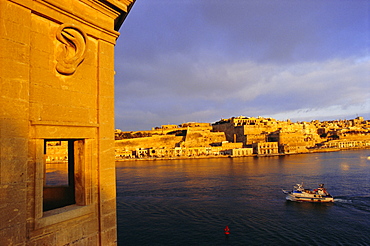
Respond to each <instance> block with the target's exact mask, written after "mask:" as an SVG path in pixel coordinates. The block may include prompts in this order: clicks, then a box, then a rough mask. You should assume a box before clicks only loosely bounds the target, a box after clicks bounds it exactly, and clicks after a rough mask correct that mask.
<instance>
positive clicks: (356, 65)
mask: <svg viewBox="0 0 370 246" xmlns="http://www.w3.org/2000/svg"><path fill="white" fill-rule="evenodd" d="M369 10H370V2H369V1H367V0H366V1H365V0H357V1H349V0H327V1H319V0H308V1H298V0H279V1H270V0H268V1H267V0H258V1H257V0H255V1H253V0H252V1H244V0H239V1H238V0H232V1H230V2H227V3H226V2H225V1H219V0H202V1H197V0H181V1H180V0H179V1H173V0H140V1H137V2H136V3H135V5H134V7H133V9H132V11H131V13H130V14H129V16H128V18H127V19H126V21H125V23H124V25H123V26H122V28H121V37H120V38H119V40H118V43H117V46H116V73H117V74H116V127H117V128H121V129H123V130H134V129H136V130H139V129H150V128H151V127H153V126H157V125H161V124H168V123H170V124H180V123H183V122H185V121H204V122H212V121H216V120H218V119H220V118H228V117H231V116H237V115H247V116H258V115H261V116H272V115H276V116H278V117H284V116H286V118H292V116H291V115H289V114H294V115H296V116H299V117H300V118H302V117H305V116H307V117H313V118H315V117H317V118H318V117H324V116H325V113H326V114H327V116H330V115H333V116H334V115H335V116H337V115H345V114H348V113H351V112H352V111H360V112H357V113H359V114H361V113H367V112H369V111H370V101H369V99H368V98H370V97H369V96H370V94H369V91H370V90H369V89H370V88H369V85H370V84H369V78H370V74H369V69H368V67H369V65H370V54H369V48H368V47H369V45H370V43H369V42H370V29H369V27H370V25H369ZM323 115H324V116H323Z"/></svg>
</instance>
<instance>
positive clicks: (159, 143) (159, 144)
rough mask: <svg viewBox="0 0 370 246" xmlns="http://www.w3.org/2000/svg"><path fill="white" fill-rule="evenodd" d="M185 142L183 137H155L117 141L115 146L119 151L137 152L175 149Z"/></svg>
mask: <svg viewBox="0 0 370 246" xmlns="http://www.w3.org/2000/svg"><path fill="white" fill-rule="evenodd" d="M182 141H183V137H182V136H174V135H154V136H152V137H146V138H131V139H123V140H116V141H115V146H116V149H119V150H131V151H133V150H136V149H138V148H174V147H176V146H178V145H179V144H180V143H181V142H182Z"/></svg>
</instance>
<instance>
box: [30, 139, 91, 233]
mask: <svg viewBox="0 0 370 246" xmlns="http://www.w3.org/2000/svg"><path fill="white" fill-rule="evenodd" d="M47 141H71V142H73V143H74V144H73V155H74V158H73V160H74V175H73V176H74V191H75V192H74V193H75V194H74V196H75V203H74V204H71V205H67V206H62V207H58V208H55V209H51V210H48V211H44V209H43V202H44V197H43V192H44V183H45V165H46V158H45V156H46V155H45V151H46V149H45V146H46V142H47ZM93 141H94V140H93V139H87V138H42V139H35V142H34V143H35V152H36V153H35V154H36V158H35V160H36V163H35V164H36V165H35V229H39V228H42V227H45V226H49V225H53V224H56V223H60V222H62V221H66V220H70V219H73V218H76V217H80V216H84V215H87V214H90V213H94V212H95V208H94V206H93V202H92V201H93V188H92V178H93V177H92V171H91V170H92V166H93V159H92V145H93V143H94V142H93Z"/></svg>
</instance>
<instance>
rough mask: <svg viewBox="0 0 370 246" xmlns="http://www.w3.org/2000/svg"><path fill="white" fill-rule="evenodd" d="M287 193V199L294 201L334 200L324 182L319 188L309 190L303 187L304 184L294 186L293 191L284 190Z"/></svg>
mask: <svg viewBox="0 0 370 246" xmlns="http://www.w3.org/2000/svg"><path fill="white" fill-rule="evenodd" d="M283 192H284V194H286V195H287V196H286V199H287V200H288V201H293V202H334V198H333V196H331V195H330V194H329V193H328V192H327V191H326V189H325V188H324V184H320V185H319V187H318V188H317V189H314V190H309V189H305V188H303V183H302V184H297V185H295V186H294V189H293V190H292V191H286V190H283Z"/></svg>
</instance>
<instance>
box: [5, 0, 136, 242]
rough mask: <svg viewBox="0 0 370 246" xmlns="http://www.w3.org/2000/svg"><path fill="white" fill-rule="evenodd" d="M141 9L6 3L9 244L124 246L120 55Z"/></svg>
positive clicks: (130, 0) (115, 2)
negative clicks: (120, 229) (117, 99)
mask: <svg viewBox="0 0 370 246" xmlns="http://www.w3.org/2000/svg"><path fill="white" fill-rule="evenodd" d="M134 1H135V0H107V1H90V0H87V1H81V0H69V1H62V0H44V1H39V0H0V222H1V223H0V245H116V242H117V239H116V209H115V203H116V200H115V194H116V192H115V162H114V135H113V130H114V56H113V55H114V45H115V42H116V39H117V38H118V36H119V33H118V32H117V31H118V30H119V28H120V25H121V24H122V22H123V21H124V19H125V17H126V16H127V14H128V12H129V10H130V9H131V7H132V5H133V4H134ZM51 143H52V144H59V143H60V144H63V145H64V146H66V147H65V153H64V155H65V156H64V157H65V158H64V159H63V163H64V167H63V169H61V170H60V171H62V170H63V172H65V173H66V177H67V181H64V182H66V184H64V183H63V185H61V184H60V183H58V182H57V183H56V184H52V183H51V184H49V183H47V177H48V176H47V171H48V168H47V165H46V163H47V155H46V153H47V151H48V148H49V146H51V145H52V144H51ZM54 168H58V165H56V166H54Z"/></svg>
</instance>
